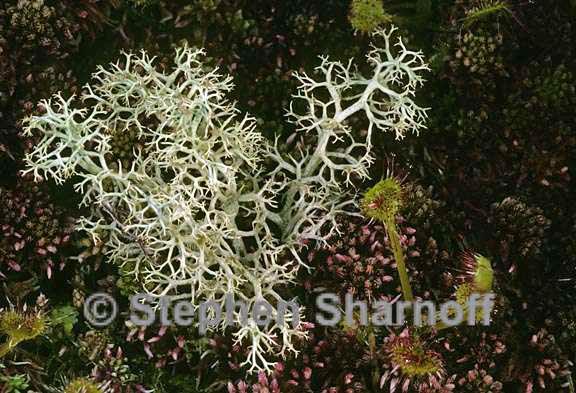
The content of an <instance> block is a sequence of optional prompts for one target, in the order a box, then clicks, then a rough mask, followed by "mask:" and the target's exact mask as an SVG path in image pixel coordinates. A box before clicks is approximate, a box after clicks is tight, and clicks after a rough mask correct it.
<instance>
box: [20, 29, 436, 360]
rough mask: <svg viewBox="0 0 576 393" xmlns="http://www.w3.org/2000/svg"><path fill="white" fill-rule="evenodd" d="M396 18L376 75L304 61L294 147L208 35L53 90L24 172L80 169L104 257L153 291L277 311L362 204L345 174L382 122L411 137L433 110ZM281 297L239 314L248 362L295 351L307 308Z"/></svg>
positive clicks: (63, 175)
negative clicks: (208, 61) (305, 137)
mask: <svg viewBox="0 0 576 393" xmlns="http://www.w3.org/2000/svg"><path fill="white" fill-rule="evenodd" d="M393 32H394V29H391V30H390V31H388V32H380V33H378V34H376V35H377V36H378V37H380V38H383V40H384V44H385V46H384V47H383V48H382V49H380V48H376V47H373V49H372V51H371V52H370V53H369V54H368V60H369V62H370V64H371V65H372V66H373V68H374V73H373V75H372V76H371V77H370V78H365V77H362V76H361V75H359V74H357V73H353V72H352V71H351V62H350V63H348V65H347V66H344V65H342V64H341V63H339V62H330V61H328V60H327V59H324V60H323V62H322V65H321V66H320V67H319V71H320V72H321V73H322V74H323V79H322V80H320V81H318V82H317V81H315V80H313V79H312V78H310V77H308V76H307V75H297V78H298V79H299V81H300V82H301V84H302V86H301V88H300V90H299V93H298V94H297V96H296V97H297V98H298V99H299V100H303V102H304V103H305V105H306V107H307V108H308V111H307V112H306V113H305V114H303V115H298V114H296V113H295V112H294V111H290V114H291V116H292V118H293V119H294V122H295V123H296V124H297V125H298V129H299V131H300V132H302V133H309V134H312V135H314V136H316V137H317V138H316V141H315V142H316V144H315V145H314V146H310V147H309V148H307V149H302V150H300V152H299V153H297V154H292V155H286V154H281V153H280V152H279V150H278V148H277V147H275V146H270V145H269V144H268V143H267V141H266V140H264V138H263V137H262V135H261V134H260V133H258V132H256V131H255V125H256V123H255V121H254V119H253V118H251V117H249V116H243V115H240V114H239V111H238V110H237V109H236V107H235V105H234V104H233V103H230V102H229V101H227V99H226V94H227V93H228V92H229V91H230V90H231V89H232V83H231V78H230V77H223V76H221V75H219V74H218V73H217V70H212V71H205V68H204V67H203V64H202V62H201V61H200V58H201V56H202V55H203V52H202V51H201V50H192V49H189V48H182V49H178V50H177V52H176V56H175V60H174V63H175V67H174V69H173V71H171V72H169V73H167V72H159V71H158V70H157V69H156V67H155V65H154V59H152V58H150V57H149V56H148V55H146V53H142V54H141V55H134V54H128V55H126V56H125V59H124V60H123V63H122V64H121V63H118V64H116V65H112V66H111V68H110V69H109V70H107V69H104V68H100V69H99V70H98V72H97V73H96V74H95V75H94V82H93V84H92V85H91V86H86V89H85V92H84V93H83V94H82V97H81V101H82V107H81V109H76V108H75V106H74V98H70V99H64V98H62V97H61V96H60V95H57V96H55V97H54V98H52V99H51V100H48V101H45V102H44V103H43V104H44V107H45V113H43V114H42V115H39V116H32V117H30V118H29V119H27V121H26V133H27V134H29V135H31V134H35V133H40V134H41V135H42V139H41V140H40V142H39V143H38V144H37V145H36V146H35V149H34V150H33V151H32V152H31V153H29V154H28V155H27V157H26V162H27V164H28V166H29V168H28V169H27V170H26V172H32V173H34V175H35V177H36V178H39V179H44V178H53V179H54V180H55V181H56V182H58V183H62V182H64V181H65V180H66V179H68V178H70V177H72V176H75V177H77V178H79V179H80V181H79V182H78V183H77V184H76V189H77V191H78V192H80V193H81V194H82V195H83V201H82V203H83V204H84V205H86V206H90V207H92V215H91V216H90V217H85V218H82V219H81V220H80V222H79V228H80V229H81V230H85V231H87V232H88V233H90V234H91V235H92V236H93V237H94V239H95V240H100V239H105V241H106V247H107V253H108V258H109V259H110V260H111V261H112V262H114V263H116V264H118V265H119V266H121V267H122V272H123V274H124V275H125V276H126V277H132V279H133V281H134V282H135V283H137V284H138V285H139V286H140V287H141V288H142V290H143V291H145V292H147V293H149V294H150V295H152V296H153V297H155V298H158V297H161V296H165V295H169V296H172V297H173V300H183V299H185V300H189V301H191V302H192V303H193V304H195V305H197V304H199V303H200V302H201V301H206V300H212V301H215V302H217V303H218V304H221V305H222V306H224V303H225V299H226V295H227V294H229V293H231V294H233V296H234V299H235V300H237V301H243V302H244V303H246V304H247V305H248V306H249V307H253V306H254V304H255V303H256V302H257V301H259V300H266V301H268V302H269V303H270V304H272V305H273V314H274V315H273V317H276V316H277V314H278V313H279V308H278V307H277V305H278V304H279V302H280V301H282V300H283V298H282V295H281V294H280V291H279V289H280V288H283V287H285V286H286V285H287V284H289V283H290V282H292V281H293V280H295V277H296V273H297V270H298V267H299V266H300V265H302V264H303V262H302V261H301V260H300V258H299V251H300V249H301V248H302V247H303V245H305V244H308V243H309V242H310V241H313V240H319V241H323V240H324V239H326V238H327V237H328V236H329V235H330V233H331V232H333V231H334V230H335V229H336V224H335V221H334V219H335V217H336V215H338V214H341V213H352V212H354V211H356V210H357V206H356V202H355V201H354V200H353V198H352V197H351V196H350V195H349V194H347V192H346V187H345V186H346V185H350V184H351V183H352V179H353V178H366V177H367V176H368V167H369V165H370V163H371V162H372V161H373V158H372V155H371V142H370V137H371V134H372V132H373V131H374V129H379V130H382V131H392V132H395V134H396V137H397V138H402V137H403V136H404V135H405V134H406V133H407V132H417V131H418V130H419V129H420V128H422V127H423V122H424V120H425V118H426V112H425V110H424V109H422V108H420V107H418V106H417V105H416V104H415V103H414V102H413V100H412V98H413V95H414V93H415V90H416V88H417V87H418V86H419V85H420V84H421V83H422V81H423V79H422V77H421V76H420V75H419V74H420V73H421V72H422V71H424V70H426V69H427V66H426V65H425V64H424V63H423V58H422V55H421V53H419V52H412V51H409V50H407V49H406V48H405V47H404V45H403V44H402V42H401V40H398V42H397V43H396V46H397V48H393V45H392V44H391V42H390V41H391V36H392V34H393ZM320 90H323V92H327V93H328V96H329V98H328V99H327V100H322V99H321V98H320V96H317V95H316V92H317V91H320ZM356 113H363V114H365V115H366V117H367V119H368V122H369V123H368V124H369V127H368V131H367V133H365V135H363V136H360V135H357V134H356V133H354V132H353V131H352V130H351V129H350V127H349V126H348V125H347V124H346V121H347V120H348V119H349V118H350V117H351V116H352V115H354V114H356ZM128 132H129V133H131V134H134V133H136V134H137V139H138V140H139V141H140V142H139V143H137V144H135V145H134V150H133V158H132V159H131V160H130V161H129V165H130V166H129V167H126V166H125V165H123V164H122V162H121V161H116V162H113V160H112V162H111V160H110V157H113V156H114V154H112V150H113V144H112V142H111V141H112V138H113V137H114V135H115V134H117V133H128ZM265 160H266V162H267V163H269V162H273V163H274V164H275V166H274V169H272V170H267V168H268V166H267V165H265ZM285 255H292V256H293V257H294V258H295V259H296V260H297V261H298V263H292V262H290V261H289V258H285V257H283V256H285ZM284 300H286V301H287V300H289V299H284ZM286 311H287V313H286V315H285V318H284V323H283V324H269V325H267V326H258V325H257V324H255V323H250V324H249V325H248V326H241V327H239V328H238V329H237V331H236V337H237V339H238V341H243V342H246V343H247V344H248V346H249V349H250V353H249V356H248V359H247V360H246V362H245V364H246V365H248V366H249V368H250V371H254V370H262V369H265V370H270V369H271V367H272V366H273V365H274V363H273V362H272V361H270V359H271V357H273V355H275V354H276V355H277V354H278V353H280V354H283V353H284V352H286V351H295V349H294V347H293V344H292V343H293V339H294V337H296V336H302V335H304V334H305V333H304V330H303V329H301V328H300V327H299V326H295V325H297V324H293V323H292V322H293V321H296V320H299V319H300V316H299V315H292V314H291V313H290V312H289V311H290V308H288V310H286ZM235 317H236V318H238V319H239V318H240V314H239V312H237V313H236V314H235ZM273 320H274V318H273ZM223 326H224V324H221V325H220V326H219V327H220V328H222V327H223Z"/></svg>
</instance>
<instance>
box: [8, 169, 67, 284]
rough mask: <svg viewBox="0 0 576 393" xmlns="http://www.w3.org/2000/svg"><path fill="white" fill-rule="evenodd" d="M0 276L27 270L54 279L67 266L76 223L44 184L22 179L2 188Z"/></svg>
mask: <svg viewBox="0 0 576 393" xmlns="http://www.w3.org/2000/svg"><path fill="white" fill-rule="evenodd" d="M0 196H1V198H2V199H3V201H4V203H3V204H2V206H0V234H2V237H1V238H0V275H1V276H3V277H6V276H7V275H8V274H9V273H11V272H21V271H26V272H28V273H31V274H35V275H38V276H46V277H48V278H51V277H52V276H53V274H54V273H55V272H57V271H60V270H61V269H62V268H63V267H64V266H65V263H66V258H65V257H64V252H63V251H64V250H65V249H66V247H67V246H68V245H69V243H70V241H71V234H72V231H73V220H72V218H71V217H69V216H67V214H66V213H65V211H64V209H63V208H62V207H60V206H57V205H55V204H54V203H53V202H52V201H51V198H50V196H49V195H48V190H47V187H46V185H44V184H35V183H34V182H33V181H32V180H31V179H30V178H23V179H21V181H20V182H18V183H17V184H16V186H15V187H13V188H12V187H10V188H9V187H6V188H4V187H0Z"/></svg>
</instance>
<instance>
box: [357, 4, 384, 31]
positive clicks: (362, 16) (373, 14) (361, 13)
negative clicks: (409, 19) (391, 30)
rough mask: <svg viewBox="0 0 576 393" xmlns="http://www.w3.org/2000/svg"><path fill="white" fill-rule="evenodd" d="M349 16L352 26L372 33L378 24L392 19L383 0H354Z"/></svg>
mask: <svg viewBox="0 0 576 393" xmlns="http://www.w3.org/2000/svg"><path fill="white" fill-rule="evenodd" d="M349 18H350V23H351V24H352V27H354V29H356V30H358V31H360V32H362V33H371V32H373V31H374V30H376V29H377V28H378V26H380V25H382V24H385V23H389V22H391V21H392V17H391V16H390V15H388V14H387V13H386V11H385V10H384V6H383V5H382V1H381V0H353V1H352V5H351V7H350V14H349Z"/></svg>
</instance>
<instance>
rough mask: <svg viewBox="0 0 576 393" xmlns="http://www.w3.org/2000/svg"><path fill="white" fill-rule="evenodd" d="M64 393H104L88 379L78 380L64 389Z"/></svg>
mask: <svg viewBox="0 0 576 393" xmlns="http://www.w3.org/2000/svg"><path fill="white" fill-rule="evenodd" d="M63 393H103V391H102V390H101V389H100V388H99V387H98V385H96V384H95V383H94V382H92V381H90V380H89V379H88V378H77V379H75V380H73V381H72V382H70V383H69V384H68V385H67V386H66V388H64V392H63Z"/></svg>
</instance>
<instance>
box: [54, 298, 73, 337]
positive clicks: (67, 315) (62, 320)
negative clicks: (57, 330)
mask: <svg viewBox="0 0 576 393" xmlns="http://www.w3.org/2000/svg"><path fill="white" fill-rule="evenodd" d="M50 320H51V322H52V327H57V326H60V327H62V328H63V329H64V331H65V332H66V334H68V335H70V334H71V333H72V329H74V325H75V324H76V323H77V322H78V311H77V310H76V308H74V307H72V306H70V305H65V306H61V307H58V308H55V309H54V310H52V312H51V314H50Z"/></svg>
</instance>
